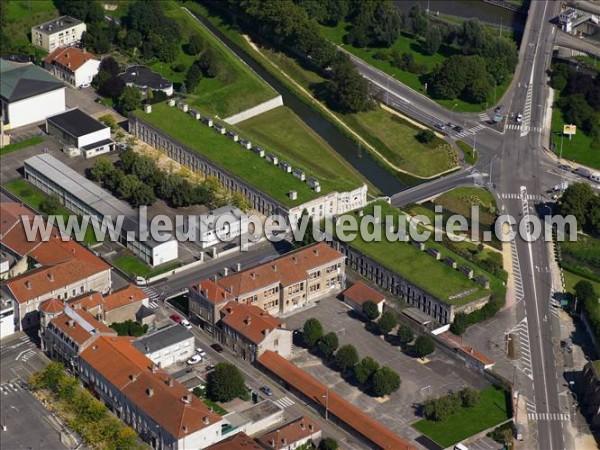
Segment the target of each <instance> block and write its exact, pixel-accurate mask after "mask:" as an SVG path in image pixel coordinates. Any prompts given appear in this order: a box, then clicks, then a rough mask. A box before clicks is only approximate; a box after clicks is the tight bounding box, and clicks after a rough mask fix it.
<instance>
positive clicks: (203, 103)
mask: <svg viewBox="0 0 600 450" xmlns="http://www.w3.org/2000/svg"><path fill="white" fill-rule="evenodd" d="M161 6H162V8H163V10H164V12H165V15H166V16H167V17H171V18H173V19H175V20H177V23H178V24H179V27H180V30H181V33H182V35H183V39H182V42H181V52H180V54H179V56H178V57H177V60H176V61H175V62H173V63H170V64H167V63H161V62H155V63H153V64H151V65H150V66H151V67H152V69H154V70H156V71H158V72H160V73H161V74H162V75H163V76H165V77H166V78H168V79H170V80H172V81H173V82H174V83H181V82H182V81H183V80H184V78H185V75H186V72H187V68H188V67H189V66H191V64H192V62H193V61H194V60H195V59H196V57H194V56H190V55H187V54H185V53H184V51H183V46H184V45H185V44H186V43H187V42H188V41H189V37H190V36H191V35H192V34H196V33H197V34H200V35H201V36H202V38H203V39H204V41H205V42H206V43H207V45H208V46H210V47H211V48H212V49H214V50H215V51H216V52H217V54H218V60H219V62H220V64H221V73H220V74H219V75H218V76H217V77H215V78H203V79H202V81H200V84H199V85H198V88H197V89H196V92H195V93H191V92H188V96H189V98H190V103H191V104H193V105H195V106H197V107H199V108H201V109H202V110H203V111H205V112H206V113H209V114H212V115H218V116H220V117H221V118H226V117H229V116H231V115H233V114H236V113H238V112H240V111H244V110H246V109H248V108H250V107H252V106H255V105H258V104H259V103H262V102H264V101H267V100H269V99H271V98H273V97H275V96H276V92H275V91H274V90H273V89H272V88H271V87H270V86H269V85H268V84H266V83H265V82H264V81H263V80H262V79H260V78H259V77H258V75H256V74H255V73H254V72H252V71H251V70H250V68H248V66H246V65H245V64H244V63H243V62H241V61H240V60H239V58H238V57H237V56H235V55H234V54H233V53H232V52H231V51H230V50H229V49H228V48H227V47H225V46H224V45H223V44H221V42H219V41H218V40H217V39H216V38H215V37H214V36H213V35H212V34H211V33H210V32H209V31H208V30H207V29H206V28H205V27H204V26H203V25H201V24H200V23H199V22H197V21H196V20H195V19H193V18H192V17H191V16H190V15H189V14H188V13H187V12H186V11H184V10H183V9H181V7H180V4H179V3H176V2H173V1H164V2H161ZM180 63H181V64H184V65H185V66H186V71H185V72H174V71H173V67H175V66H176V65H177V64H180Z"/></svg>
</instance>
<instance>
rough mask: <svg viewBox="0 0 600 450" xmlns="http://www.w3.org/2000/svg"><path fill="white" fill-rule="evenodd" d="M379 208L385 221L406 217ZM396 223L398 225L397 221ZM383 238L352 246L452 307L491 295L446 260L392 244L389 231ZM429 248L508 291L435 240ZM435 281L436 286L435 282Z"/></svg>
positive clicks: (497, 289) (386, 207)
mask: <svg viewBox="0 0 600 450" xmlns="http://www.w3.org/2000/svg"><path fill="white" fill-rule="evenodd" d="M376 204H377V205H380V206H381V207H382V215H383V217H385V216H387V215H390V216H394V217H398V216H400V215H401V214H403V213H402V212H401V211H399V210H398V209H396V208H394V207H393V206H390V205H389V204H387V203H384V202H377V203H376ZM373 206H374V204H371V205H370V206H369V207H367V208H365V210H364V214H365V215H372V213H373ZM383 220H385V219H383ZM394 223H397V220H396V219H395V222H394ZM382 236H383V237H384V238H383V239H382V240H381V241H380V242H377V241H375V240H373V241H371V242H367V241H366V240H364V239H363V238H361V237H360V236H358V237H357V238H356V239H354V240H353V241H352V242H351V243H350V245H351V246H352V247H355V248H357V249H358V250H360V251H361V252H363V253H364V254H366V255H367V256H369V257H370V258H372V259H374V260H375V261H377V262H379V263H381V264H382V265H384V266H385V267H387V268H389V269H390V270H392V271H394V272H396V273H398V274H399V275H401V276H403V277H404V278H406V279H407V280H408V281H409V282H411V283H413V284H415V285H416V286H418V287H420V288H421V289H424V290H425V291H427V292H429V293H431V294H432V295H435V296H436V297H438V298H439V299H441V300H443V301H444V302H446V303H448V304H451V305H455V306H461V305H464V304H467V303H470V302H472V301H473V300H476V299H479V298H481V297H482V296H484V295H486V294H489V293H490V291H489V290H488V291H486V290H485V289H483V287H482V286H481V285H479V284H477V283H476V282H475V281H473V280H469V279H468V278H467V277H465V276H464V275H462V273H460V271H459V270H455V269H452V268H451V267H450V266H448V265H446V264H445V263H444V262H443V261H442V260H440V261H438V260H436V259H435V258H434V257H432V256H431V255H429V254H427V253H426V252H424V251H421V250H419V249H417V248H416V247H414V246H413V245H412V244H410V243H405V242H389V241H388V240H387V239H385V230H382ZM425 245H426V248H427V249H429V248H435V249H437V250H438V251H440V252H441V253H442V258H446V257H450V258H452V259H454V260H455V261H456V262H457V263H458V266H459V268H460V267H462V266H469V267H471V268H472V269H473V271H474V272H475V276H478V275H483V276H485V277H486V278H488V279H489V280H490V287H491V290H492V291H495V292H497V293H499V294H501V293H502V292H503V291H504V287H503V286H502V283H501V281H500V280H499V279H497V278H496V277H495V276H493V275H492V274H490V273H488V272H486V271H484V270H482V269H480V268H479V267H477V266H476V265H475V264H473V263H471V262H469V261H467V260H465V259H464V258H462V257H460V256H459V255H457V254H456V253H454V252H452V251H450V250H448V249H446V248H445V247H444V246H443V245H442V244H441V243H437V242H434V241H433V236H432V239H430V240H429V241H427V242H426V244H425ZM432 280H435V282H432Z"/></svg>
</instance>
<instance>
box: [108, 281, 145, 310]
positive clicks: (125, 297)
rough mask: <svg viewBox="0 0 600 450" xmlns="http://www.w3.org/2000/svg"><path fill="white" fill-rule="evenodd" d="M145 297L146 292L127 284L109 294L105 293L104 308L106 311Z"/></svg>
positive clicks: (137, 301)
mask: <svg viewBox="0 0 600 450" xmlns="http://www.w3.org/2000/svg"><path fill="white" fill-rule="evenodd" d="M147 298H148V294H146V293H145V292H144V291H142V290H141V289H140V288H138V287H137V286H135V285H133V284H130V285H129V286H126V287H124V288H122V289H119V290H118V291H115V292H113V293H112V294H110V295H105V296H104V309H105V310H106V311H111V310H113V309H117V308H121V307H122V306H126V305H129V304H132V303H139V302H141V301H143V300H146V299H147Z"/></svg>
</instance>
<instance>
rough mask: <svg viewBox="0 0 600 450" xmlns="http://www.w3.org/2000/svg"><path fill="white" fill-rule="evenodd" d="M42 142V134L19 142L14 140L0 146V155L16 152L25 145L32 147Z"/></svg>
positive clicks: (25, 146)
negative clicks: (11, 142)
mask: <svg viewBox="0 0 600 450" xmlns="http://www.w3.org/2000/svg"><path fill="white" fill-rule="evenodd" d="M42 142H44V137H43V136H33V137H30V138H29V139H24V140H22V141H21V142H15V143H14V144H8V145H5V146H4V147H2V148H0V155H6V154H8V153H12V152H16V151H17V150H21V149H24V148H27V147H32V146H34V145H38V144H41V143H42Z"/></svg>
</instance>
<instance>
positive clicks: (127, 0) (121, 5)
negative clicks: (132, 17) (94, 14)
mask: <svg viewBox="0 0 600 450" xmlns="http://www.w3.org/2000/svg"><path fill="white" fill-rule="evenodd" d="M135 1H136V0H110V1H107V2H106V3H108V4H110V5H116V6H117V9H115V10H114V11H110V10H107V9H105V10H104V14H106V15H107V16H109V17H112V18H113V19H117V20H124V19H125V18H126V17H127V13H128V12H129V7H130V6H131V4H132V3H135Z"/></svg>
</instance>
